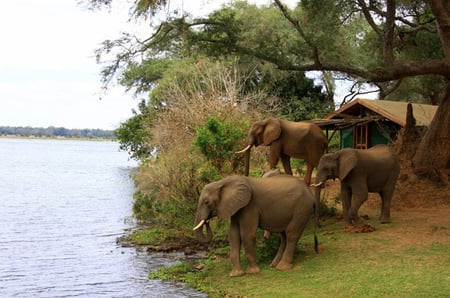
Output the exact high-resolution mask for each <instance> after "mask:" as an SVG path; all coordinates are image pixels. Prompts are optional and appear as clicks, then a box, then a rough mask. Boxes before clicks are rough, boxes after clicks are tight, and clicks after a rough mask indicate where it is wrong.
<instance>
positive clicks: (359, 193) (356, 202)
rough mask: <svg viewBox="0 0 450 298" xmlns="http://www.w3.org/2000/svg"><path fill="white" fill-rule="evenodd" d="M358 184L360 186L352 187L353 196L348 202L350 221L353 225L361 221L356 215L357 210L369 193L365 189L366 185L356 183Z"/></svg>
mask: <svg viewBox="0 0 450 298" xmlns="http://www.w3.org/2000/svg"><path fill="white" fill-rule="evenodd" d="M358 186H360V187H358V188H356V189H353V188H352V194H353V197H352V201H351V204H350V209H349V211H348V216H349V218H350V223H352V222H353V224H355V225H359V224H361V223H363V221H362V219H361V218H360V217H359V215H358V211H359V208H360V207H361V205H362V204H363V203H364V202H365V201H366V200H367V196H368V195H369V193H368V191H367V185H358Z"/></svg>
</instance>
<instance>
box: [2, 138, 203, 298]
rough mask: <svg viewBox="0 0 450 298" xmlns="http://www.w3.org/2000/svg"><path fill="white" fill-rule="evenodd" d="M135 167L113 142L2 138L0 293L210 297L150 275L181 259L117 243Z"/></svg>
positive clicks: (128, 223)
mask: <svg viewBox="0 0 450 298" xmlns="http://www.w3.org/2000/svg"><path fill="white" fill-rule="evenodd" d="M134 166H136V164H135V163H134V162H132V161H129V160H128V156H127V154H126V153H124V152H119V151H118V144H117V143H115V142H95V141H73V140H41V139H7V138H0V198H1V200H0V297H74V296H79V297H205V295H203V294H201V293H198V292H196V291H194V290H192V289H189V288H187V287H185V286H184V285H182V284H175V283H172V282H169V283H165V282H161V281H159V280H149V279H148V278H147V276H148V272H149V270H151V269H155V268H159V267H161V266H164V265H167V264H169V263H171V262H174V261H176V260H177V257H176V256H173V255H164V254H148V253H146V252H141V251H139V250H136V249H135V248H125V247H121V246H120V245H118V244H117V243H116V239H117V238H118V237H120V236H122V235H124V234H125V233H126V232H127V231H128V230H129V229H132V228H134V227H135V226H134V223H133V220H131V212H132V211H131V208H132V200H133V198H132V194H133V191H134V189H133V183H132V181H131V179H130V171H131V170H132V168H133V167H134ZM180 257H181V256H180Z"/></svg>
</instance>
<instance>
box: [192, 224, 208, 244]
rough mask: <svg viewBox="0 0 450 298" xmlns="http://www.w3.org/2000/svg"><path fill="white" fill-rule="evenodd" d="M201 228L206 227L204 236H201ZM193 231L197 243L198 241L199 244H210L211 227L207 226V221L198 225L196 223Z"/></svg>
mask: <svg viewBox="0 0 450 298" xmlns="http://www.w3.org/2000/svg"><path fill="white" fill-rule="evenodd" d="M203 226H206V236H205V235H204V234H203ZM193 230H194V234H195V238H196V239H197V241H199V242H201V243H209V242H211V240H212V237H213V233H212V230H211V227H210V226H209V221H207V220H201V221H200V222H198V223H197V221H196V226H195V227H194V229H193Z"/></svg>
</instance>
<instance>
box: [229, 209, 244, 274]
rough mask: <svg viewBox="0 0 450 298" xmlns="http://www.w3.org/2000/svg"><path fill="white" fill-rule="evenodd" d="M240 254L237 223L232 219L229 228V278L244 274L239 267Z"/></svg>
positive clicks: (239, 237) (239, 236)
mask: <svg viewBox="0 0 450 298" xmlns="http://www.w3.org/2000/svg"><path fill="white" fill-rule="evenodd" d="M240 254H241V235H240V228H239V223H238V221H237V220H235V219H233V217H232V218H231V226H230V260H231V272H230V276H231V277H235V276H241V275H244V274H245V272H244V270H242V267H241V260H240Z"/></svg>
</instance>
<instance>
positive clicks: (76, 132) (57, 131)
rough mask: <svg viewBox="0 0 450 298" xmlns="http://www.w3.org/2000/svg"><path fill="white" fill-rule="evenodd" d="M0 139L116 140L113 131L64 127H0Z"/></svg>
mask: <svg viewBox="0 0 450 298" xmlns="http://www.w3.org/2000/svg"><path fill="white" fill-rule="evenodd" d="M0 137H7V138H33V139H36V138H38V139H76V140H91V139H94V140H117V137H116V136H115V134H114V130H104V129H90V128H84V129H68V128H65V127H55V126H49V127H31V126H0Z"/></svg>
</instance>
